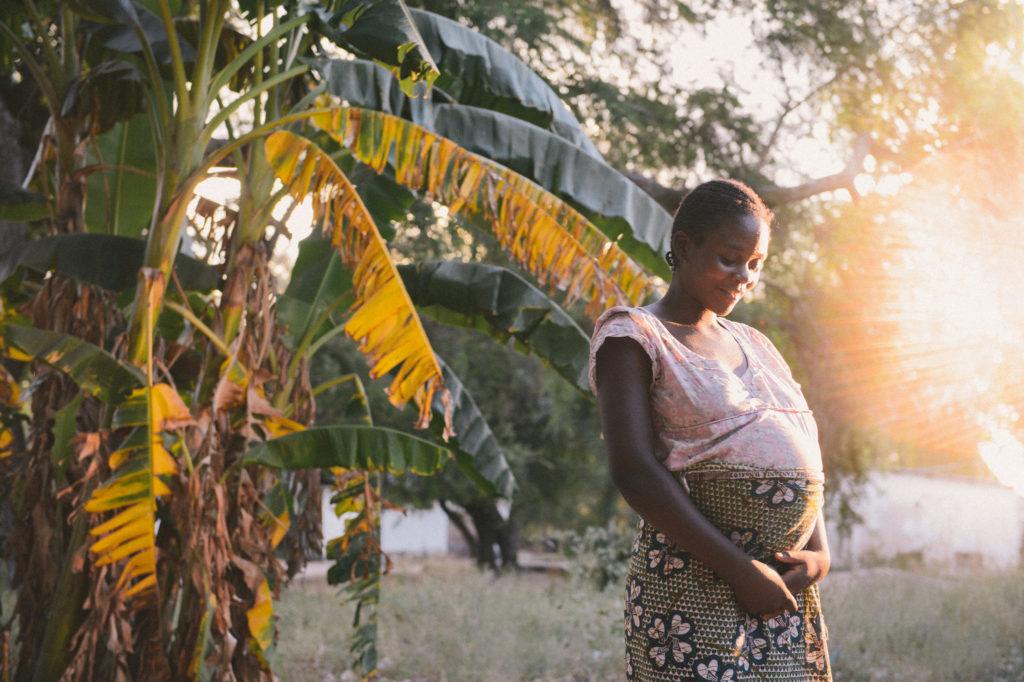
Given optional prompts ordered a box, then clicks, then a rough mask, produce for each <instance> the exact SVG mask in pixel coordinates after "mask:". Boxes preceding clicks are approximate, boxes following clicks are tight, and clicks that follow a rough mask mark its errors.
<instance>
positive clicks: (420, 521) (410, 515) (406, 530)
mask: <svg viewBox="0 0 1024 682" xmlns="http://www.w3.org/2000/svg"><path fill="white" fill-rule="evenodd" d="M331 494H332V493H331V491H329V490H327V491H324V495H323V501H322V507H321V508H322V519H323V529H324V541H325V542H326V541H327V540H331V539H333V538H336V537H338V536H340V535H341V534H342V533H344V532H345V528H344V524H343V523H342V520H341V519H339V518H338V517H337V516H335V515H334V507H333V505H331ZM448 535H449V533H448V517H447V516H446V515H445V513H444V510H443V509H441V507H440V506H439V505H437V504H435V505H434V506H433V507H431V508H430V509H409V510H408V511H407V512H406V513H405V514H404V515H403V514H402V513H401V512H398V511H394V510H391V509H385V510H384V513H383V514H382V515H381V545H382V546H383V549H384V551H385V552H387V553H388V554H447V553H448V545H449V543H448Z"/></svg>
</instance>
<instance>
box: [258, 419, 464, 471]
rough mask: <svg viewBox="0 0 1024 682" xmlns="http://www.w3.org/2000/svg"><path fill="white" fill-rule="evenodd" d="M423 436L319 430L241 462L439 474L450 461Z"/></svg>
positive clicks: (369, 429)
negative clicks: (446, 462)
mask: <svg viewBox="0 0 1024 682" xmlns="http://www.w3.org/2000/svg"><path fill="white" fill-rule="evenodd" d="M450 456H451V455H450V452H449V451H448V450H446V449H445V448H443V447H441V446H440V445H437V444H436V443H432V442H430V441H428V440H424V439H423V438H418V437H417V436H413V435H410V434H408V433H403V432H402V431H396V430H394V429H388V428H384V427H380V426H365V425H361V424H358V425H357V424H347V425H339V426H319V427H316V428H312V429H306V430H305V431H299V432H297V433H290V434H288V435H287V436H281V437H280V438H275V439H274V440H269V441H266V442H263V443H259V444H258V445H256V446H254V447H252V448H250V449H249V451H248V452H246V453H245V455H244V456H243V458H242V463H243V464H262V465H264V466H269V467H274V468H277V469H311V468H317V469H325V468H327V467H345V468H347V469H363V470H366V471H379V472H387V473H391V474H396V475H398V474H404V473H412V474H417V475H420V476H427V475H430V474H433V473H436V472H437V471H439V470H440V469H441V467H443V466H444V463H445V461H447V459H448V458H449V457H450Z"/></svg>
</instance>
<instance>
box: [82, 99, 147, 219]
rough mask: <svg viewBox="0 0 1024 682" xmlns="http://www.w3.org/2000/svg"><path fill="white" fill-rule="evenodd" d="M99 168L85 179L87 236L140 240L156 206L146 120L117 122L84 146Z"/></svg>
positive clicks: (134, 117) (137, 119) (90, 158)
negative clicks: (92, 233)
mask: <svg viewBox="0 0 1024 682" xmlns="http://www.w3.org/2000/svg"><path fill="white" fill-rule="evenodd" d="M86 151H87V153H88V157H89V163H90V164H97V165H98V166H100V167H101V168H102V170H99V171H97V172H95V173H90V174H89V177H88V179H87V180H86V188H87V196H86V202H85V224H86V225H87V226H88V228H89V232H94V233H95V232H105V233H107V234H118V235H124V236H128V237H141V236H142V231H143V230H145V229H146V228H148V227H149V222H150V219H151V218H152V216H153V210H154V206H155V204H156V172H155V171H156V155H155V149H154V147H153V134H152V130H151V128H150V120H149V116H148V115H146V114H139V115H136V116H133V117H131V118H129V119H128V120H126V121H121V122H120V123H118V124H117V125H115V126H114V127H113V128H111V129H110V130H108V131H107V132H105V133H103V134H102V135H99V136H98V137H96V139H95V140H94V141H93V142H92V144H90V145H89V146H88V147H87V150H86Z"/></svg>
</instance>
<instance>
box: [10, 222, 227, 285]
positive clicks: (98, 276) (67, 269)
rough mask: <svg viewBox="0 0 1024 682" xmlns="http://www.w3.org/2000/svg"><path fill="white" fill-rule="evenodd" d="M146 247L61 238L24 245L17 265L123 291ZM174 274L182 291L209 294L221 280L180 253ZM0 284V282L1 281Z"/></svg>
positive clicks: (96, 237) (106, 239)
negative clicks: (53, 272) (53, 271)
mask: <svg viewBox="0 0 1024 682" xmlns="http://www.w3.org/2000/svg"><path fill="white" fill-rule="evenodd" d="M145 249H146V243H145V241H143V240H141V239H133V238H131V237H118V236H115V235H109V234H62V235H55V236H52V237H44V238H42V239H37V240H35V241H30V242H25V243H24V244H23V246H22V251H21V253H20V254H19V256H18V264H19V265H23V266H25V267H27V268H31V269H33V270H37V271H39V272H46V271H48V270H56V271H57V272H59V273H61V274H63V275H68V276H69V277H74V278H75V279H79V280H81V281H83V282H88V283H89V284H95V285H96V286H100V287H103V288H104V289H110V290H111V291H124V290H126V289H131V288H132V287H134V286H135V284H136V282H137V278H138V276H139V268H140V267H142V258H143V255H144V253H145ZM174 271H175V273H177V275H178V279H179V280H180V281H181V285H182V286H183V287H184V288H185V289H189V290H192V291H209V290H211V289H214V288H216V287H217V284H218V282H219V280H220V278H219V275H218V274H217V271H216V270H214V269H213V268H211V267H210V266H209V265H206V264H205V263H202V262H200V261H198V260H196V259H195V258H192V257H191V256H186V255H185V254H183V253H179V254H178V256H177V258H175V260H174ZM0 281H2V280H0Z"/></svg>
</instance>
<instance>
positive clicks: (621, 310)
mask: <svg viewBox="0 0 1024 682" xmlns="http://www.w3.org/2000/svg"><path fill="white" fill-rule="evenodd" d="M623 330H634V331H637V332H639V333H641V334H643V335H644V336H648V337H654V336H657V329H655V327H654V325H653V323H652V321H651V314H650V313H648V312H647V311H645V310H644V309H643V308H638V307H634V306H626V305H617V306H614V307H612V308H609V309H608V310H605V311H604V312H603V313H601V315H600V316H598V318H597V320H595V321H594V333H593V338H595V339H596V338H598V337H599V336H606V335H609V334H613V332H616V331H623Z"/></svg>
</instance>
